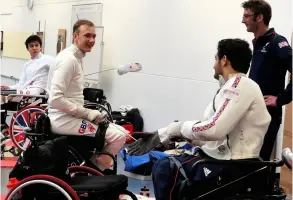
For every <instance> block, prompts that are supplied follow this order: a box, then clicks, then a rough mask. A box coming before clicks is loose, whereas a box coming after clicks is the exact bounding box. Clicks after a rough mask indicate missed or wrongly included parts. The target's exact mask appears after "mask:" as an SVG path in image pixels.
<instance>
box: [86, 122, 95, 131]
mask: <svg viewBox="0 0 293 200" xmlns="http://www.w3.org/2000/svg"><path fill="white" fill-rule="evenodd" d="M88 129H89V131H90V132H91V133H95V132H96V128H95V127H94V126H93V125H92V124H90V123H89V125H88Z"/></svg>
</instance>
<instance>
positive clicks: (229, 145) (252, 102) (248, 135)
mask: <svg viewBox="0 0 293 200" xmlns="http://www.w3.org/2000/svg"><path fill="white" fill-rule="evenodd" d="M251 59H252V51H251V49H250V47H249V44H248V43H247V42H246V41H244V40H241V39H224V40H221V41H219V43H218V47H217V54H216V56H215V64H214V70H215V78H216V77H217V76H222V77H223V79H224V81H225V83H224V85H222V87H221V88H220V90H219V91H218V93H217V94H216V96H215V98H214V99H213V100H212V101H213V103H212V104H209V106H208V107H207V110H206V111H205V114H206V116H204V118H203V120H190V121H176V122H172V123H170V124H169V125H168V126H167V127H164V128H161V129H159V130H157V131H155V132H154V133H153V134H148V135H146V136H145V137H143V138H140V139H138V140H137V141H136V142H134V143H133V144H132V145H131V146H130V147H129V148H128V154H129V155H143V154H145V153H147V152H149V151H151V150H154V149H164V150H167V149H168V147H169V146H170V143H171V142H172V141H181V140H186V141H188V142H190V143H192V144H193V145H196V146H198V147H197V148H196V149H197V150H195V152H194V153H195V154H198V155H197V156H194V155H179V156H175V158H176V159H177V160H178V161H179V162H180V163H181V164H182V166H183V168H184V170H185V171H186V173H187V176H191V174H189V172H190V171H191V170H190V169H187V168H188V167H191V166H192V164H191V165H190V164H187V163H190V162H193V163H194V162H196V161H197V160H199V159H201V158H203V157H211V158H214V159H220V160H230V159H248V158H258V157H259V153H260V149H261V146H262V143H263V140H264V136H265V133H266V131H267V129H268V126H269V123H270V121H271V117H270V115H269V113H268V111H267V109H266V105H265V102H264V99H263V95H262V93H261V90H260V88H259V86H258V85H257V84H256V83H255V82H254V81H253V80H251V79H249V78H248V77H247V76H246V75H245V74H246V73H247V72H248V69H249V66H250V61H251ZM211 105H213V106H211ZM169 167H170V163H169V159H168V157H166V158H161V159H159V160H157V161H156V163H155V164H154V165H153V171H152V175H153V182H154V188H155V196H156V199H158V200H160V199H166V198H169V196H168V197H166V194H167V195H172V194H170V191H171V189H172V186H173V184H172V183H173V182H174V176H175V174H173V173H167V170H166V169H169ZM162 180H163V181H164V183H162ZM172 181H173V182H172ZM159 183H160V184H159Z"/></svg>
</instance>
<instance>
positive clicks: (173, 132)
mask: <svg viewBox="0 0 293 200" xmlns="http://www.w3.org/2000/svg"><path fill="white" fill-rule="evenodd" d="M182 124H183V122H172V123H171V124H169V125H168V128H167V135H168V138H167V139H169V140H170V141H177V142H179V141H184V140H185V138H183V137H182V134H181V132H180V129H181V126H182Z"/></svg>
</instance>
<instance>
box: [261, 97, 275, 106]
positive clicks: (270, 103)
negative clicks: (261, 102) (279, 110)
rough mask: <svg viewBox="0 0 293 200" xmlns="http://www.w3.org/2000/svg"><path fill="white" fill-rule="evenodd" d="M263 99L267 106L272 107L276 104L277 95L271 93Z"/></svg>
mask: <svg viewBox="0 0 293 200" xmlns="http://www.w3.org/2000/svg"><path fill="white" fill-rule="evenodd" d="M264 99H265V103H266V105H267V106H272V107H276V106H277V97H275V96H272V95H265V96H264Z"/></svg>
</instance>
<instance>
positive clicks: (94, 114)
mask: <svg viewBox="0 0 293 200" xmlns="http://www.w3.org/2000/svg"><path fill="white" fill-rule="evenodd" d="M107 117H108V113H107V112H106V111H104V110H103V111H102V112H100V111H98V110H90V111H89V113H88V115H87V120H89V121H91V122H94V123H95V124H98V123H100V122H103V121H105V120H106V119H107Z"/></svg>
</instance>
